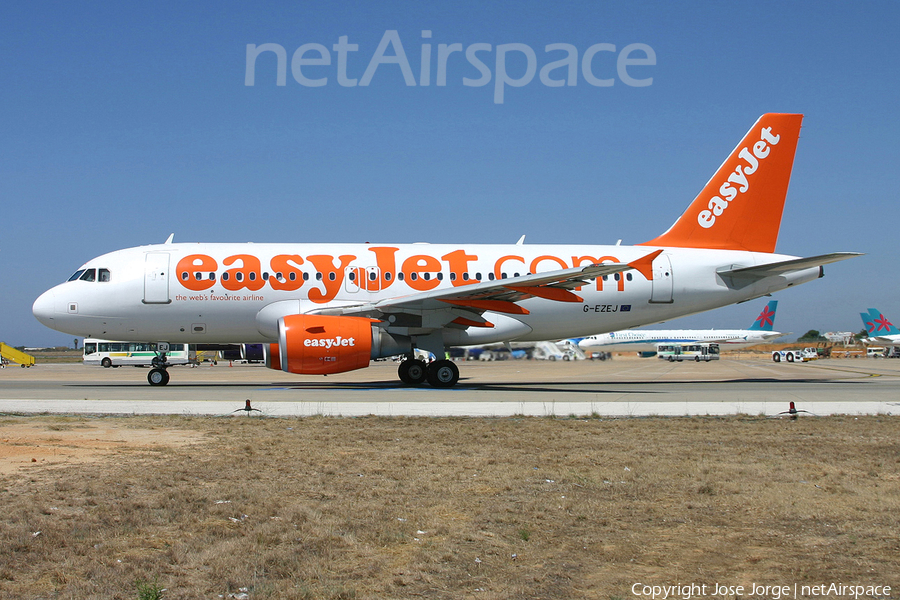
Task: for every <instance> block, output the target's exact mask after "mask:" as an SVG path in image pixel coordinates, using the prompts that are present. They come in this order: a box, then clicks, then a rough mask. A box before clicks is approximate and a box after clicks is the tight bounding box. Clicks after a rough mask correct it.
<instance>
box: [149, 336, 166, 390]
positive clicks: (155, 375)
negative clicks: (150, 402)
mask: <svg viewBox="0 0 900 600" xmlns="http://www.w3.org/2000/svg"><path fill="white" fill-rule="evenodd" d="M157 348H158V349H159V354H158V355H157V356H156V357H155V358H154V359H153V368H152V369H150V372H149V373H147V382H148V383H149V384H150V385H154V386H155V385H166V384H167V383H169V371H167V369H168V368H169V362H168V360H166V353H168V351H169V345H168V344H166V343H159V344H157Z"/></svg>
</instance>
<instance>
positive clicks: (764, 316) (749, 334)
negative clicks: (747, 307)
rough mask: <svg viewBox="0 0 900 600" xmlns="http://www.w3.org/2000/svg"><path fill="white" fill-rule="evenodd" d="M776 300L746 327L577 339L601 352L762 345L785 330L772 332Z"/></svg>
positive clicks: (638, 331) (631, 332)
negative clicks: (679, 345) (712, 344)
mask: <svg viewBox="0 0 900 600" xmlns="http://www.w3.org/2000/svg"><path fill="white" fill-rule="evenodd" d="M777 308H778V300H771V301H770V302H769V303H768V304H766V306H765V308H763V310H762V312H761V313H759V316H758V317H756V320H755V321H753V325H751V326H750V328H749V329H669V330H666V329H656V330H650V329H635V330H626V331H613V332H611V333H601V334H599V335H592V336H589V337H586V338H584V339H583V340H581V341H580V342H578V346H579V347H580V348H581V349H582V350H588V351H604V352H621V351H634V352H656V349H657V347H658V346H659V345H660V344H673V343H690V342H715V343H717V344H719V346H720V347H721V348H722V349H732V348H745V347H747V346H753V345H755V344H764V343H766V342H768V341H770V340H774V339H776V338H779V337H781V336H783V335H786V334H784V333H779V332H777V331H772V329H773V327H774V324H775V311H776V309H777Z"/></svg>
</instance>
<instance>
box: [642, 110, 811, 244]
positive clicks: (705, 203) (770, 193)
mask: <svg viewBox="0 0 900 600" xmlns="http://www.w3.org/2000/svg"><path fill="white" fill-rule="evenodd" d="M802 120H803V115H794V114H777V113H769V114H765V115H763V116H762V117H760V118H759V120H758V121H757V122H756V123H755V124H754V125H753V127H751V128H750V131H748V132H747V135H745V136H744V139H743V140H741V143H740V144H738V146H737V148H735V149H734V150H733V151H732V153H731V155H729V157H728V159H727V160H726V161H725V162H724V163H723V164H722V166H721V167H719V170H718V171H716V174H715V175H713V177H712V179H710V180H709V182H708V183H707V184H706V187H704V188H703V191H701V192H700V195H699V196H697V197H696V198H695V199H694V201H693V202H692V203H691V205H690V206H689V207H688V209H687V210H686V211H685V212H684V214H682V215H681V217H679V218H678V220H677V221H676V222H675V224H674V225H672V227H670V228H669V230H668V231H667V232H665V233H664V234H662V235H661V236H659V237H657V238H655V239H652V240H650V241H649V242H645V243H643V244H640V245H642V246H675V247H681V248H718V249H722V250H749V251H752V252H774V251H775V242H776V241H777V240H778V229H779V227H781V213H782V211H783V209H784V199H785V196H787V189H788V183H790V180H791V168H792V167H793V165H794V152H795V151H796V149H797V140H798V139H799V138H800V122H801V121H802Z"/></svg>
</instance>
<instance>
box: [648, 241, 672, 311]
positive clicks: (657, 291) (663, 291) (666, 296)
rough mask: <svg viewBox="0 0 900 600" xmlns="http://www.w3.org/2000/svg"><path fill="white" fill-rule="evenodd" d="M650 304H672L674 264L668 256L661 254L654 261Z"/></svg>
mask: <svg viewBox="0 0 900 600" xmlns="http://www.w3.org/2000/svg"><path fill="white" fill-rule="evenodd" d="M651 285H652V290H653V291H652V292H650V302H651V303H653V304H671V303H672V302H674V300H673V299H672V287H673V286H672V262H671V261H670V260H669V255H668V254H665V253H663V254H660V255H659V256H657V257H656V260H654V261H653V281H652V282H651Z"/></svg>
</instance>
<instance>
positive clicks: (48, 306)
mask: <svg viewBox="0 0 900 600" xmlns="http://www.w3.org/2000/svg"><path fill="white" fill-rule="evenodd" d="M55 306H56V294H55V293H54V292H53V290H49V291H46V292H44V293H43V294H41V295H40V296H39V297H38V299H37V300H35V301H34V305H33V306H32V307H31V312H32V314H34V318H35V319H37V320H38V321H40V322H41V323H42V324H43V325H46V326H47V327H49V328H50V329H54V326H53V319H54V317H55Z"/></svg>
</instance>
